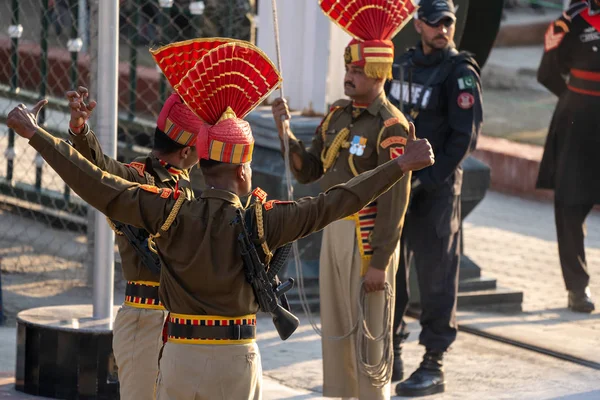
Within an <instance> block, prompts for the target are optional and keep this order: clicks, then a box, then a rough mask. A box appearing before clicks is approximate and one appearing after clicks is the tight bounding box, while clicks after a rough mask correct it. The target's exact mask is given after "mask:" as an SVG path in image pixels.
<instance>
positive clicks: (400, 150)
mask: <svg viewBox="0 0 600 400" xmlns="http://www.w3.org/2000/svg"><path fill="white" fill-rule="evenodd" d="M402 154H404V147H392V148H390V159H391V160H395V159H396V158H398V157H400V156H401V155H402Z"/></svg>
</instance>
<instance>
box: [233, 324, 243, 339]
mask: <svg viewBox="0 0 600 400" xmlns="http://www.w3.org/2000/svg"><path fill="white" fill-rule="evenodd" d="M232 333H233V335H232V338H233V340H240V339H242V327H241V326H240V325H237V324H235V325H233V332H232Z"/></svg>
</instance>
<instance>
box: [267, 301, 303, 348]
mask: <svg viewBox="0 0 600 400" xmlns="http://www.w3.org/2000/svg"><path fill="white" fill-rule="evenodd" d="M271 317H273V325H275V329H277V333H278V334H279V337H280V338H281V340H286V339H287V338H289V337H290V336H291V335H292V333H294V332H295V331H296V329H297V328H298V325H300V321H299V320H298V318H296V316H295V315H294V314H292V313H291V312H289V311H288V310H286V309H285V308H283V307H282V306H280V305H277V307H276V308H275V310H273V312H271Z"/></svg>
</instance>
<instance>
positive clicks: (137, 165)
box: [126, 161, 146, 177]
mask: <svg viewBox="0 0 600 400" xmlns="http://www.w3.org/2000/svg"><path fill="white" fill-rule="evenodd" d="M126 165H127V166H128V167H129V168H133V169H135V170H136V171H137V173H138V174H139V175H140V176H142V177H143V176H144V171H145V170H146V164H143V163H141V162H137V161H132V162H130V163H129V164H126Z"/></svg>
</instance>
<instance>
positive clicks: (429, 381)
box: [396, 350, 445, 397]
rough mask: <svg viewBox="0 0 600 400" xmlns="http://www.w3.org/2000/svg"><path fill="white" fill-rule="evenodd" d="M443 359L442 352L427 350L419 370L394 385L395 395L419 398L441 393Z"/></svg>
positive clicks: (442, 385) (442, 388)
mask: <svg viewBox="0 0 600 400" xmlns="http://www.w3.org/2000/svg"><path fill="white" fill-rule="evenodd" d="M443 358H444V353H443V352H439V351H433V350H427V352H426V353H425V355H424V356H423V361H422V362H421V365H420V366H419V368H418V369H417V370H416V371H415V372H413V374H412V375H411V376H410V378H408V379H407V380H405V381H404V382H401V383H399V384H398V385H396V394H397V395H398V396H403V397H420V396H428V395H430V394H436V393H442V392H443V391H444V390H445V382H444V371H443V368H442V363H443Z"/></svg>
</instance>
